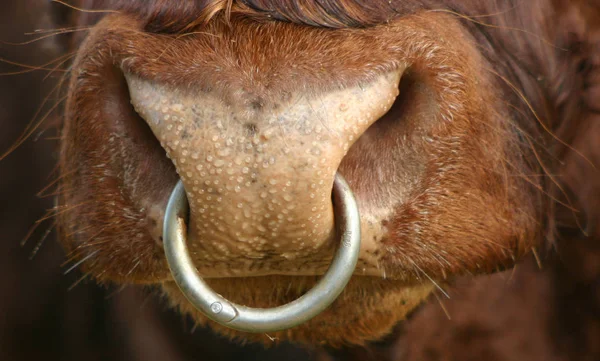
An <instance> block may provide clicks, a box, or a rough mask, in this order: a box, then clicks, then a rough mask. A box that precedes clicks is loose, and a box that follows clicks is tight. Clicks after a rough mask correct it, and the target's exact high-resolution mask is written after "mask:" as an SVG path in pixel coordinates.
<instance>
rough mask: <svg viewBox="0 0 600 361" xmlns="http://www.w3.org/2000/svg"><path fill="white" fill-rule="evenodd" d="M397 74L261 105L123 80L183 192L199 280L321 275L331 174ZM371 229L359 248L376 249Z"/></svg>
mask: <svg viewBox="0 0 600 361" xmlns="http://www.w3.org/2000/svg"><path fill="white" fill-rule="evenodd" d="M401 73H402V72H401V71H396V72H393V73H388V74H385V75H381V76H379V77H377V78H375V79H374V80H372V81H370V82H369V83H367V84H363V85H361V86H355V87H349V88H345V89H339V90H335V91H330V92H328V93H325V94H291V95H285V96H273V97H271V99H279V100H277V101H273V100H271V101H268V102H266V101H263V100H260V99H258V100H257V99H256V97H253V96H252V94H247V93H244V92H241V91H229V92H228V93H224V92H225V91H223V90H221V91H220V92H221V93H217V91H205V90H195V89H185V90H183V89H174V88H170V87H169V86H167V85H164V84H158V83H155V82H150V81H146V80H142V79H140V78H137V77H135V76H131V75H128V76H126V78H127V82H128V85H129V89H130V96H131V102H132V104H133V105H134V107H135V109H136V111H137V112H138V113H139V114H140V115H141V116H142V118H144V119H145V121H146V122H147V123H148V124H149V126H150V128H151V129H152V131H153V132H154V134H155V136H156V137H157V138H158V139H159V140H160V142H161V144H162V146H163V148H164V149H165V150H166V153H167V156H168V157H170V158H171V160H172V161H173V163H174V164H175V166H176V168H177V172H178V174H179V176H180V178H181V180H182V181H183V184H184V186H185V189H186V192H187V195H188V199H189V202H190V222H189V223H190V224H189V235H188V236H189V249H190V252H191V254H192V258H193V261H194V263H195V265H196V266H197V268H198V270H199V272H200V274H201V275H202V276H204V277H235V276H258V275H268V274H289V275H312V274H322V273H324V272H325V270H326V269H327V266H328V265H329V262H330V260H331V257H332V255H333V251H334V249H335V243H336V242H337V237H336V234H335V225H334V215H333V208H332V201H331V190H332V185H333V179H334V175H335V173H336V171H337V169H338V166H339V164H340V163H341V161H342V158H343V157H344V156H345V155H346V152H347V151H348V149H349V148H350V147H351V146H352V144H353V143H354V142H355V141H356V140H357V139H358V138H359V137H360V135H361V134H362V133H363V132H365V131H366V129H367V128H368V127H369V126H370V125H371V124H373V123H374V122H375V121H376V120H377V119H378V118H380V117H381V116H382V115H383V114H385V113H386V112H387V111H388V110H389V108H390V107H391V105H392V104H393V102H394V100H395V98H396V97H397V95H398V83H399V80H400V76H401ZM377 231H378V230H377V229H376V228H373V227H369V226H368V225H367V226H365V225H363V237H362V238H363V240H364V241H363V245H362V248H363V249H365V250H366V249H369V248H373V247H375V246H374V245H373V244H370V243H369V240H370V239H372V238H373V235H372V233H373V232H377ZM373 267H374V268H375V269H376V265H373Z"/></svg>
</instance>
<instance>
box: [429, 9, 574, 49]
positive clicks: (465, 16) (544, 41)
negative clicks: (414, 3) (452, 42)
mask: <svg viewBox="0 0 600 361" xmlns="http://www.w3.org/2000/svg"><path fill="white" fill-rule="evenodd" d="M428 12H433V13H447V14H451V15H455V16H457V17H459V18H461V19H464V20H467V21H470V22H472V23H474V24H477V25H481V26H484V27H487V28H492V29H501V30H511V31H516V32H520V33H523V34H526V35H530V36H533V37H535V38H536V39H538V40H540V41H541V42H543V43H544V44H546V45H549V46H551V47H552V48H555V49H558V50H561V51H568V49H564V48H561V47H559V46H556V44H553V43H552V42H551V41H549V40H548V39H546V38H544V37H543V36H541V35H539V34H536V33H534V32H531V31H529V30H525V29H520V28H515V27H511V26H500V25H494V24H488V23H484V22H482V21H478V20H475V19H474V18H473V17H471V16H467V15H465V14H461V13H458V12H456V11H453V10H449V9H433V10H428Z"/></svg>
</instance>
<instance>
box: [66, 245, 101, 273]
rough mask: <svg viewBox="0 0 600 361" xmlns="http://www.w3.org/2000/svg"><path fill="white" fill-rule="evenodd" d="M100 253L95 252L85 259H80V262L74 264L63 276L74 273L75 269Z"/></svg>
mask: <svg viewBox="0 0 600 361" xmlns="http://www.w3.org/2000/svg"><path fill="white" fill-rule="evenodd" d="M98 252H99V251H98V250H95V251H94V252H92V253H90V254H88V255H87V256H85V257H83V258H82V259H80V260H79V261H77V262H76V263H75V264H73V265H72V266H71V267H69V268H68V269H67V270H66V271H65V272H64V273H63V275H66V274H68V273H70V272H71V271H73V270H74V269H75V268H77V267H79V266H80V265H81V264H82V263H83V262H85V261H87V260H89V259H90V258H92V257H94V256H95V255H96V254H97V253H98Z"/></svg>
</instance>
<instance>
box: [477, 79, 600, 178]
mask: <svg viewBox="0 0 600 361" xmlns="http://www.w3.org/2000/svg"><path fill="white" fill-rule="evenodd" d="M485 69H486V70H487V71H489V72H490V73H492V74H494V75H496V76H497V77H498V78H500V79H502V81H504V82H505V83H506V85H508V86H509V87H510V88H511V89H512V90H513V91H514V92H515V93H516V94H517V95H519V97H520V98H521V100H523V102H524V103H525V105H527V107H528V108H529V111H531V113H532V114H533V115H534V116H535V118H536V119H537V121H538V124H540V125H541V126H542V128H543V129H544V131H545V132H546V133H548V134H549V135H550V136H551V137H552V138H553V139H554V140H556V141H557V142H559V143H560V144H562V145H563V146H565V147H567V148H568V149H570V150H572V151H573V152H575V153H576V154H577V155H579V156H580V157H581V158H582V159H584V160H585V161H586V162H587V163H588V164H589V165H590V166H591V167H592V168H593V169H594V170H598V168H596V166H595V165H594V163H593V162H592V161H591V160H590V159H588V158H587V157H586V156H585V155H584V154H583V153H581V152H580V151H579V150H577V149H576V148H574V147H573V146H571V145H569V144H568V143H567V142H565V141H564V140H562V139H560V138H559V137H558V136H557V135H556V134H554V133H553V132H552V130H550V129H549V128H548V126H547V125H546V124H544V122H542V120H541V119H540V117H539V115H538V114H537V112H536V111H535V109H534V108H533V105H531V103H530V102H529V100H527V97H525V95H524V94H523V93H522V92H521V91H520V90H519V89H518V88H517V87H516V86H515V85H514V84H513V83H511V82H510V81H509V80H508V79H506V78H505V77H504V76H502V75H501V74H498V73H497V72H495V71H494V70H492V69H489V68H485Z"/></svg>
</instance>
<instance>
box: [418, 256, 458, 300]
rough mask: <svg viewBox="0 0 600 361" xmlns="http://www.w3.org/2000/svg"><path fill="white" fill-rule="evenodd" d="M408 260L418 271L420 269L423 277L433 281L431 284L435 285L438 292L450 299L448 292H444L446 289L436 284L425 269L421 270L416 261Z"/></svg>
mask: <svg viewBox="0 0 600 361" xmlns="http://www.w3.org/2000/svg"><path fill="white" fill-rule="evenodd" d="M409 261H410V262H411V263H412V264H413V266H415V267H416V268H417V269H418V270H419V271H420V272H421V273H422V274H423V275H425V277H427V278H428V279H429V281H431V283H433V285H434V286H435V287H436V288H437V289H438V290H440V292H441V293H442V294H443V295H444V296H446V298H448V299H450V295H449V294H448V293H446V291H444V289H443V288H442V287H440V285H439V284H437V282H435V281H434V280H433V278H431V277H429V275H428V274H427V273H426V272H425V271H423V269H421V267H419V265H418V264H416V263H415V262H414V261H412V260H409Z"/></svg>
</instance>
